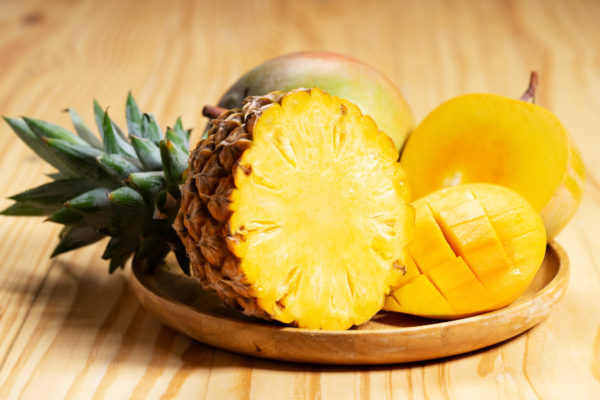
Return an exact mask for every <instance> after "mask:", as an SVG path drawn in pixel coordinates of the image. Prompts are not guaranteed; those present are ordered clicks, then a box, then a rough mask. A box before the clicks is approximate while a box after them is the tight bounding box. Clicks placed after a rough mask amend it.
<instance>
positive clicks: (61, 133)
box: [23, 117, 90, 146]
mask: <svg viewBox="0 0 600 400" xmlns="http://www.w3.org/2000/svg"><path fill="white" fill-rule="evenodd" d="M23 121H25V123H26V124H27V126H29V128H30V129H31V131H32V132H33V133H35V134H36V135H37V136H38V137H39V138H48V139H60V140H64V141H67V142H69V143H73V144H78V145H81V146H89V145H90V144H89V143H88V142H86V141H85V140H83V139H82V138H80V137H79V136H76V135H74V134H73V133H71V132H69V131H68V130H66V129H65V128H63V127H62V126H59V125H55V124H53V123H50V122H46V121H40V120H38V119H31V118H27V117H23Z"/></svg>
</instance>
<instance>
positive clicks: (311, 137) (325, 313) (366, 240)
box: [175, 88, 414, 329]
mask: <svg viewBox="0 0 600 400" xmlns="http://www.w3.org/2000/svg"><path fill="white" fill-rule="evenodd" d="M397 154H398V153H397V150H396V147H395V146H394V143H393V142H392V140H391V139H390V138H389V137H388V136H387V135H386V134H384V133H383V132H380V131H379V130H378V129H377V126H376V125H375V123H374V122H373V120H372V119H371V118H370V117H368V116H363V115H362V114H361V112H360V110H359V109H358V107H357V106H355V105H354V104H352V103H350V102H348V101H346V100H343V99H340V98H338V97H331V96H329V95H328V94H327V93H325V92H323V91H321V90H320V89H316V88H314V89H311V90H297V91H292V92H289V93H288V94H285V95H284V94H283V93H281V92H274V93H271V94H269V95H267V96H263V97H252V98H248V99H247V101H246V103H245V106H244V109H243V110H235V111H230V112H228V113H225V114H223V115H222V116H221V117H220V118H219V119H218V120H215V121H213V128H212V129H211V131H210V132H209V136H208V138H207V139H205V140H204V141H202V142H200V143H199V144H198V147H197V148H196V150H194V151H193V152H192V155H191V157H190V162H189V164H190V173H189V176H188V179H187V182H186V184H185V185H184V186H183V187H182V189H183V190H182V194H183V199H182V208H181V211H180V213H179V215H178V218H177V221H176V225H175V227H176V230H177V231H178V233H179V235H180V237H181V238H182V240H183V242H184V243H185V244H186V248H187V250H188V254H189V256H190V258H191V261H192V271H193V272H194V274H195V275H196V276H197V277H198V279H199V280H200V281H201V282H202V283H203V284H204V285H205V287H210V288H213V289H215V290H216V291H217V293H218V294H219V296H220V297H221V299H222V300H224V301H225V302H226V303H227V304H229V305H230V306H233V307H236V308H238V309H240V310H241V311H243V312H244V313H246V314H249V315H254V316H260V317H263V318H271V319H275V320H278V321H281V322H284V323H289V324H294V325H296V326H298V327H302V328H312V329H347V328H349V327H351V326H352V325H358V324H361V323H363V322H365V321H367V320H369V319H370V318H371V317H372V316H373V315H374V314H375V313H377V311H379V310H380V309H381V308H382V307H383V305H384V301H385V297H386V295H388V294H389V293H390V290H391V287H392V286H394V285H396V284H397V283H398V282H399V280H400V279H401V277H402V276H403V274H404V273H405V271H406V269H405V263H406V259H407V256H406V254H407V253H406V251H405V246H406V244H407V243H408V242H409V240H410V239H411V235H412V230H413V225H414V210H413V209H412V207H410V206H409V205H408V201H409V193H408V185H407V184H406V178H405V175H404V172H403V170H402V168H401V166H400V164H399V163H398V155H397Z"/></svg>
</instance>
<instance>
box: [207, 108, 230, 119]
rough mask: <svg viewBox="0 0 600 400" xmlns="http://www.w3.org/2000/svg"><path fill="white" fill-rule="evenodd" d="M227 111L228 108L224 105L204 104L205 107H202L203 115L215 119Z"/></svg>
mask: <svg viewBox="0 0 600 400" xmlns="http://www.w3.org/2000/svg"><path fill="white" fill-rule="evenodd" d="M226 111H228V110H227V109H226V108H223V107H217V106H204V108H203V109H202V115H203V116H205V117H207V118H212V119H215V118H219V116H221V114H223V113H224V112H226Z"/></svg>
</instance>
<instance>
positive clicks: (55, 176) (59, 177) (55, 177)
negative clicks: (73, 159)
mask: <svg viewBox="0 0 600 400" xmlns="http://www.w3.org/2000/svg"><path fill="white" fill-rule="evenodd" d="M46 176H47V177H48V178H50V179H52V180H53V181H64V180H65V179H71V177H69V176H67V175H65V174H63V173H62V172H56V173H54V174H46Z"/></svg>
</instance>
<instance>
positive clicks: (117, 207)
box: [0, 92, 191, 274]
mask: <svg viewBox="0 0 600 400" xmlns="http://www.w3.org/2000/svg"><path fill="white" fill-rule="evenodd" d="M65 111H67V112H68V113H69V115H70V117H71V121H72V122H73V127H74V129H75V132H76V133H77V135H75V134H73V133H72V132H70V131H69V130H67V129H65V128H63V127H61V126H58V125H55V124H52V123H49V122H45V121H40V120H36V119H30V118H26V117H23V118H22V119H15V118H6V117H4V119H5V120H6V122H7V123H8V124H9V125H10V126H11V128H12V129H13V130H14V132H15V133H16V134H17V135H18V136H19V137H20V138H21V140H23V142H25V144H27V145H28V146H29V147H30V148H31V149H32V150H33V151H34V152H35V153H37V155H38V156H40V157H41V158H42V159H43V160H45V161H46V162H48V163H49V164H50V165H52V166H53V167H54V168H56V169H57V170H58V172H57V173H54V174H51V175H49V176H50V178H52V182H50V183H46V184H43V185H41V186H39V187H37V188H34V189H31V190H28V191H26V192H23V193H19V194H17V195H14V196H12V197H10V199H12V200H14V201H15V204H13V205H12V206H10V207H8V208H7V209H6V210H4V211H2V212H1V213H0V215H8V216H42V215H46V216H48V218H47V219H46V221H50V222H54V223H58V224H62V225H64V228H63V230H62V231H61V233H60V242H59V243H58V245H57V246H56V248H55V249H54V252H53V253H52V257H55V256H57V255H59V254H62V253H65V252H68V251H71V250H75V249H78V248H80V247H84V246H87V245H90V244H92V243H95V242H97V241H99V240H101V239H103V238H105V237H106V236H109V237H110V238H111V239H110V241H109V242H108V245H107V246H106V250H105V251H104V254H103V256H102V258H103V259H106V260H110V269H109V271H110V272H111V273H112V272H113V271H115V270H116V269H117V268H119V267H121V268H123V267H124V265H125V263H126V262H127V260H128V259H129V258H130V257H131V256H132V255H133V254H134V253H135V256H136V258H137V259H139V260H144V259H146V260H147V261H148V265H149V266H150V267H153V266H155V265H156V264H158V263H160V262H161V261H162V260H164V258H165V257H166V256H167V254H168V253H169V252H170V251H173V252H174V253H175V256H176V257H177V260H178V262H179V265H180V266H181V268H182V269H183V270H184V272H186V273H188V274H189V259H188V257H187V255H186V252H185V247H184V246H183V244H182V243H181V240H180V239H179V237H178V236H177V234H176V233H175V231H174V229H173V228H172V224H173V221H174V220H175V217H176V216H177V212H178V210H179V200H180V198H181V193H180V190H179V185H180V184H182V183H183V182H185V179H186V175H187V172H186V171H187V166H188V164H187V160H188V156H189V154H188V148H189V137H190V132H191V130H185V129H183V125H182V123H181V118H178V119H177V122H176V123H175V125H174V126H173V128H167V131H166V134H164V135H163V132H162V130H161V128H160V126H159V125H158V123H157V122H156V120H155V119H154V116H153V115H152V114H149V113H142V112H141V110H140V108H139V107H138V105H137V103H136V101H135V99H134V98H133V96H132V95H131V92H130V93H129V95H128V97H127V104H126V118H127V128H128V131H129V134H128V135H126V134H125V133H124V131H123V130H122V129H121V128H120V127H119V126H118V125H117V124H115V123H114V121H112V120H111V119H110V117H109V115H108V109H107V110H106V111H104V110H103V109H102V107H100V105H99V104H98V103H97V102H96V101H95V100H94V115H95V119H96V125H97V126H98V131H99V133H100V137H101V138H102V140H100V139H98V137H97V136H96V135H95V134H94V133H93V132H92V130H91V129H90V128H89V127H88V126H87V125H86V123H85V122H84V121H83V119H82V118H81V117H80V115H79V114H78V113H77V112H76V111H75V110H73V109H71V108H68V109H66V110H65Z"/></svg>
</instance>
